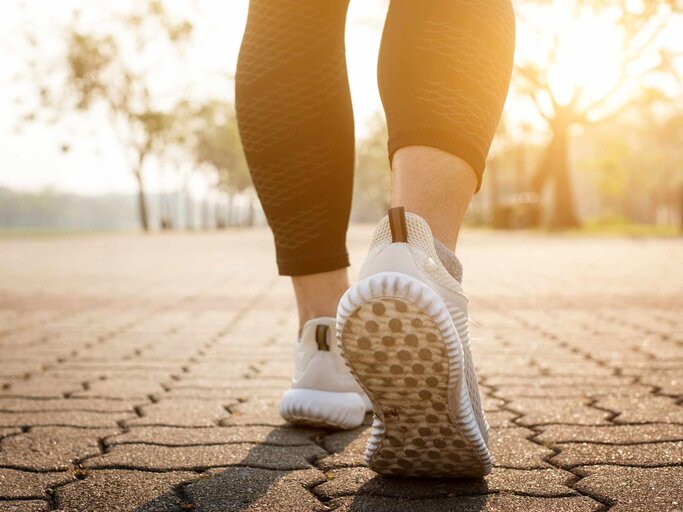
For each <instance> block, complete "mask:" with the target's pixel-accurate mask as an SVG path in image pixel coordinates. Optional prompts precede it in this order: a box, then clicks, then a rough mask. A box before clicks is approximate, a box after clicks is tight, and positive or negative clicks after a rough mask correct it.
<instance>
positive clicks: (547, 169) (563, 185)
mask: <svg viewBox="0 0 683 512" xmlns="http://www.w3.org/2000/svg"><path fill="white" fill-rule="evenodd" d="M571 119H572V117H571V115H570V114H568V113H558V114H557V116H556V117H555V119H553V121H552V122H551V123H550V125H551V129H552V132H553V133H552V138H551V139H550V143H549V144H548V146H547V148H546V150H545V152H544V154H543V158H542V159H541V163H540V165H539V168H538V170H537V171H536V174H535V175H534V177H533V179H532V180H531V191H532V192H534V193H536V194H537V195H538V196H539V197H540V195H541V192H542V191H543V188H544V186H545V185H546V183H547V182H548V181H549V180H550V179H552V180H553V184H554V188H553V208H552V215H551V216H550V226H551V227H552V228H553V229H568V228H573V227H577V226H578V225H579V221H578V218H577V216H576V206H575V204H574V191H573V188H572V183H571V179H570V173H569V159H568V157H569V147H568V142H569V127H570V126H571Z"/></svg>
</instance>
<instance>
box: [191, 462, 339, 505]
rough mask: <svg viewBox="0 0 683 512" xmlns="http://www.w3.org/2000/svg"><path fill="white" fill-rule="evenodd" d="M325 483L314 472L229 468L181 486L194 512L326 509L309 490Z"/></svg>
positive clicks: (309, 470)
mask: <svg viewBox="0 0 683 512" xmlns="http://www.w3.org/2000/svg"><path fill="white" fill-rule="evenodd" d="M324 481H325V476H324V475H323V474H322V473H321V472H320V471H318V470H317V469H307V470H303V471H291V472H285V471H274V470H266V469H258V468H240V467H235V468H228V469H224V470H217V471H215V472H212V474H211V475H210V476H207V477H205V478H202V479H200V480H198V481H196V482H194V483H191V484H189V485H187V486H185V487H184V489H183V491H184V492H185V494H186V496H187V497H188V498H189V499H190V501H191V502H192V504H193V505H194V508H193V509H192V510H196V511H197V512H232V511H273V512H277V511H283V512H284V511H288V512H297V511H301V512H304V511H306V512H309V511H310V512H315V511H324V510H329V509H328V508H327V507H325V506H324V505H323V504H322V503H321V502H320V501H318V500H317V499H316V498H315V497H314V496H313V495H312V494H311V493H310V492H309V491H308V489H307V488H308V487H312V486H314V485H316V484H319V483H321V482H324Z"/></svg>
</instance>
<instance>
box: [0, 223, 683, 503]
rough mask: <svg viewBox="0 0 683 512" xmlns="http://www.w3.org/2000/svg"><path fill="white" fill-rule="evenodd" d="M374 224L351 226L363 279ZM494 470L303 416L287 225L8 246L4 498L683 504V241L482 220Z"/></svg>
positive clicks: (477, 256)
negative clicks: (294, 381)
mask: <svg viewBox="0 0 683 512" xmlns="http://www.w3.org/2000/svg"><path fill="white" fill-rule="evenodd" d="M370 234H371V228H370V227H368V226H354V227H352V229H351V231H350V235H349V242H350V249H351V253H352V261H353V262H354V265H355V266H354V267H353V268H352V275H353V274H354V272H355V270H357V268H358V265H359V264H360V263H361V261H362V258H363V255H364V250H365V248H366V247H367V245H368V242H369V237H370ZM459 253H460V256H461V259H462V260H463V263H464V266H465V283H464V284H465V288H466V290H467V291H468V293H469V295H470V298H471V313H472V318H473V319H474V320H475V321H476V322H477V324H478V326H477V327H475V328H474V336H475V337H477V338H481V339H480V340H478V341H475V342H474V347H473V351H474V357H475V363H476V366H477V368H478V372H479V378H480V382H481V385H482V387H481V389H482V394H483V398H484V406H485V409H486V410H487V417H488V419H489V423H490V424H491V426H492V430H491V434H490V442H491V448H492V452H493V455H494V458H495V463H496V466H495V469H494V471H493V473H492V474H491V475H490V476H489V477H487V478H486V479H484V480H417V479H409V480H405V479H395V478H381V477H378V476H377V475H376V474H374V473H373V472H372V471H370V470H369V469H368V468H366V467H364V465H363V462H362V454H363V451H364V448H365V441H366V438H367V436H368V435H369V422H370V418H369V417H368V418H366V424H365V425H364V426H362V427H361V428H358V429H355V430H352V431H345V432H335V431H328V430H321V429H313V428H294V427H291V426H288V425H287V424H286V423H285V422H284V421H283V420H282V419H281V418H280V417H279V415H278V412H277V406H278V400H279V397H280V396H281V394H282V392H283V391H284V390H285V389H286V388H287V384H288V379H289V378H290V375H291V372H292V360H291V359H292V356H291V343H292V339H293V336H294V334H295V332H296V321H297V320H296V314H295V310H294V304H293V300H292V298H291V294H290V290H289V283H288V282H287V280H286V279H279V278H277V276H276V275H275V267H274V264H273V250H272V247H271V239H270V235H269V233H268V232H267V231H266V230H265V229H262V228H259V229H253V230H231V231H227V232H224V233H172V234H163V235H151V236H142V235H133V234H117V235H73V236H58V237H57V236H55V237H34V238H9V237H6V238H2V239H0V361H1V364H0V511H14V512H29V511H31V512H32V511H49V510H60V511H65V512H66V511H78V512H87V511H102V510H107V511H111V512H117V511H147V512H151V511H156V512H162V511H165V512H182V511H187V510H194V511H198V512H209V511H221V512H225V511H280V510H282V511H285V510H286V511H288V512H296V511H326V510H338V511H346V510H348V511H366V510H367V511H391V510H402V511H404V512H408V511H418V510H419V511H443V510H456V509H457V510H463V511H480V510H487V511H512V510H524V511H546V510H553V511H567V512H573V511H577V512H578V511H603V510H612V511H639V510H643V511H657V512H660V511H675V510H683V485H681V482H683V405H682V402H683V399H682V396H683V369H682V368H683V270H682V269H681V262H683V244H681V242H680V240H671V239H669V240H666V239H659V240H656V239H622V238H588V237H579V236H573V235H572V236H555V235H547V234H528V233H497V232H484V231H482V232H479V231H466V232H465V233H464V234H463V236H462V238H461V242H460V249H459Z"/></svg>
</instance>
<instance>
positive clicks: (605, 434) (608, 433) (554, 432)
mask: <svg viewBox="0 0 683 512" xmlns="http://www.w3.org/2000/svg"><path fill="white" fill-rule="evenodd" d="M541 431H542V434H540V435H538V436H536V440H537V441H541V442H543V443H576V442H585V443H606V444H631V443H656V442H662V441H683V425H672V424H667V423H653V424H650V425H606V426H578V425H576V426H575V425H548V426H544V427H541Z"/></svg>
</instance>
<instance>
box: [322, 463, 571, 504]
mask: <svg viewBox="0 0 683 512" xmlns="http://www.w3.org/2000/svg"><path fill="white" fill-rule="evenodd" d="M325 476H326V477H327V481H326V482H324V483H322V484H320V485H318V486H317V487H314V488H313V492H314V493H315V494H316V495H318V496H320V497H322V498H324V499H333V498H338V497H341V496H352V495H356V494H371V495H376V496H389V497H395V498H431V497H438V496H453V495H480V494H486V493H520V494H530V495H537V496H567V495H570V494H575V492H574V491H572V489H571V488H570V487H568V486H567V485H566V484H568V483H570V482H571V481H572V480H573V479H574V476H573V475H572V474H571V473H568V472H565V471H562V470H558V469H555V468H552V469H538V470H519V469H498V468H496V469H494V470H493V473H492V474H490V475H489V476H487V477H486V478H485V479H474V478H472V479H453V480H429V479H418V478H412V479H404V478H384V477H380V476H378V475H377V474H376V473H375V472H374V471H372V470H371V469H369V468H366V467H356V468H341V469H335V470H331V471H328V472H327V473H326V475H325Z"/></svg>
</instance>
